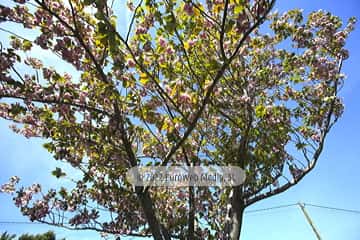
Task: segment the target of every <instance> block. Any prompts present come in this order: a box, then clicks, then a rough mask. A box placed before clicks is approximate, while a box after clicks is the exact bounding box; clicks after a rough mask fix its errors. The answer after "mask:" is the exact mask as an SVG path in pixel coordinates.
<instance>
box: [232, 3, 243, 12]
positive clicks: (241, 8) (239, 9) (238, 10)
mask: <svg viewBox="0 0 360 240" xmlns="http://www.w3.org/2000/svg"><path fill="white" fill-rule="evenodd" d="M242 11H244V6H243V5H240V4H238V5H236V6H235V8H234V14H239V13H241V12H242Z"/></svg>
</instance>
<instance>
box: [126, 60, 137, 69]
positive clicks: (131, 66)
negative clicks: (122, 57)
mask: <svg viewBox="0 0 360 240" xmlns="http://www.w3.org/2000/svg"><path fill="white" fill-rule="evenodd" d="M126 65H127V66H128V67H129V68H133V67H135V66H136V63H135V61H134V60H133V59H128V60H127V62H126Z"/></svg>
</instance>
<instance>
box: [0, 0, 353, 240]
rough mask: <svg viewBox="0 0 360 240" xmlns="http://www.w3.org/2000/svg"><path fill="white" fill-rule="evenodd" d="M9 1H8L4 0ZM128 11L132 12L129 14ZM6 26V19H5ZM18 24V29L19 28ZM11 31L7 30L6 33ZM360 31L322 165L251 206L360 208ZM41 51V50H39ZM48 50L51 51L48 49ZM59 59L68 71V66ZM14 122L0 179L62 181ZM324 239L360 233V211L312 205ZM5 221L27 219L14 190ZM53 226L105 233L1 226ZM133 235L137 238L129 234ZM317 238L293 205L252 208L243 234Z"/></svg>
mask: <svg viewBox="0 0 360 240" xmlns="http://www.w3.org/2000/svg"><path fill="white" fill-rule="evenodd" d="M0 3H2V4H6V3H7V1H4V0H0ZM275 8H277V9H279V11H280V12H282V11H284V10H287V9H291V8H302V9H304V10H305V12H306V13H308V12H310V11H312V10H318V9H324V10H328V11H330V12H332V13H333V14H335V15H338V16H340V17H341V18H342V19H343V20H344V21H346V20H347V19H348V18H349V17H351V16H356V17H357V18H358V19H359V18H360V13H359V12H360V1H358V0H342V1H329V0H327V1H326V0H317V1H301V0H292V1H288V0H279V1H278V3H277V5H276V6H275ZM125 15H126V14H125ZM0 27H2V24H1V25H0ZM15 30H16V29H15ZM4 37H6V36H5V35H3V34H2V35H1V36H0V38H1V39H3V38H4ZM359 40H360V31H359V29H355V31H354V32H353V33H352V34H351V35H350V38H349V40H348V42H347V48H348V49H349V50H350V54H351V55H350V58H349V59H348V60H347V61H346V62H345V63H344V67H343V72H344V73H345V74H346V75H347V76H348V78H347V79H346V82H345V86H344V88H343V89H342V92H341V93H340V95H341V96H342V97H343V98H344V102H345V107H346V108H345V113H344V115H343V117H342V118H341V119H340V121H339V122H338V123H337V124H336V126H335V127H334V128H333V130H332V132H331V133H330V134H329V136H328V138H327V141H326V145H325V149H324V151H323V154H322V155H321V157H320V160H319V163H318V165H317V167H316V169H315V170H314V171H313V172H311V173H310V174H309V175H308V176H307V177H305V178H304V180H302V181H301V182H300V183H299V184H298V185H297V186H295V187H294V188H292V189H290V190H289V191H287V192H285V193H283V194H281V195H278V196H275V197H272V198H270V199H267V200H264V201H262V202H259V203H257V204H255V205H253V206H252V207H251V208H249V210H250V209H259V208H266V207H271V206H276V205H282V204H291V203H296V202H299V201H302V202H308V203H313V204H321V205H328V206H334V207H341V208H349V209H360V207H359V199H360V191H359V187H358V185H359V183H360V174H359V171H360V144H359V143H360V140H359V134H360V124H359V122H360V121H359V120H360V81H359V80H358V79H359V77H360V73H359V71H358V70H359V66H360V65H359V63H360V52H359V47H358V42H359ZM39 53H41V51H39ZM44 56H47V55H44ZM47 58H48V60H49V61H51V62H54V63H56V66H57V68H59V69H62V70H63V71H65V70H68V66H67V65H64V64H59V63H58V62H57V59H56V58H49V56H47ZM8 124H9V123H8V122H6V121H4V120H0V183H3V182H6V181H7V179H8V178H9V177H10V176H12V175H18V176H21V177H22V182H21V183H22V184H24V185H30V184H32V183H34V182H41V183H44V184H45V186H47V187H54V186H55V185H56V184H57V181H56V180H55V179H54V178H53V177H51V174H50V172H51V170H53V169H54V168H55V166H56V165H57V164H59V163H57V162H56V161H54V160H53V159H52V158H51V156H50V155H49V154H48V153H47V152H46V150H45V149H43V148H42V146H41V143H42V142H41V141H40V140H36V139H30V140H28V139H25V138H24V137H22V136H19V135H16V134H14V133H13V132H12V131H11V130H10V129H9V128H8ZM307 210H308V212H309V214H310V215H311V217H312V218H313V220H314V223H315V225H316V227H317V228H318V230H319V232H320V234H321V236H322V237H323V239H327V240H332V239H334V240H335V239H347V240H357V239H360V214H352V213H345V212H338V211H332V210H327V209H319V208H313V207H307ZM0 213H1V214H0V221H2V220H5V221H11V220H14V221H19V220H20V221H24V220H26V219H25V218H23V217H22V216H21V214H20V213H19V211H18V209H17V208H15V207H14V206H13V203H12V201H11V198H10V197H9V196H4V195H0ZM49 229H53V230H55V231H56V233H57V235H58V236H59V237H66V238H67V239H69V240H71V239H79V240H81V239H89V238H91V239H100V237H99V235H98V234H97V233H94V234H93V233H91V232H71V231H64V230H61V229H54V228H51V227H48V226H43V225H13V224H0V232H3V231H5V230H7V231H9V232H11V233H17V234H21V233H25V232H29V233H40V232H45V231H47V230H49ZM129 239H132V238H129ZM254 239H255V240H256V239H266V240H281V239H293V240H297V239H299V240H300V239H301V240H302V239H316V238H315V235H314V234H313V232H312V231H311V228H310V226H309V225H308V224H307V222H306V220H305V218H304V216H303V214H302V212H301V211H300V209H299V207H296V206H293V207H288V208H282V209H277V210H272V211H264V212H258V213H248V214H245V217H244V226H243V230H242V240H254Z"/></svg>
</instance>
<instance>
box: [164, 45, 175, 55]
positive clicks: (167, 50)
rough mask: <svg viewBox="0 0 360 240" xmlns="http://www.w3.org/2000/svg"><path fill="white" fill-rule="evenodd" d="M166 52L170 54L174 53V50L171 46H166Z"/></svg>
mask: <svg viewBox="0 0 360 240" xmlns="http://www.w3.org/2000/svg"><path fill="white" fill-rule="evenodd" d="M166 53H167V54H169V55H172V54H174V53H175V50H174V49H173V48H172V47H167V48H166Z"/></svg>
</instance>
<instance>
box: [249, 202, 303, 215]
mask: <svg viewBox="0 0 360 240" xmlns="http://www.w3.org/2000/svg"><path fill="white" fill-rule="evenodd" d="M296 205H297V204H296V203H293V204H287V205H279V206H274V207H268V208H260V209H254V210H246V211H245V213H254V212H264V211H270V210H273V209H279V208H287V207H292V206H296Z"/></svg>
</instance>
